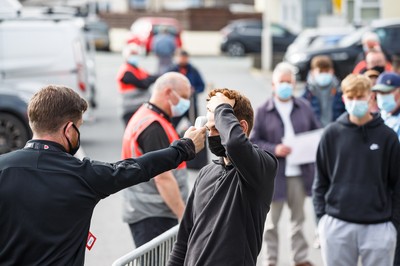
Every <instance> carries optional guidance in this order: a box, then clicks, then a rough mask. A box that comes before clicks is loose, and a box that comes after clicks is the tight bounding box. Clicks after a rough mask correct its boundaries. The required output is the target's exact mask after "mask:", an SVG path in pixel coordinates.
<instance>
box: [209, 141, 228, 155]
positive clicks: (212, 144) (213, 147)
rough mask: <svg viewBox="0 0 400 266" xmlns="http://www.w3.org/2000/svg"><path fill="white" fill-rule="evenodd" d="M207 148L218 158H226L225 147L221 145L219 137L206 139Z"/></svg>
mask: <svg viewBox="0 0 400 266" xmlns="http://www.w3.org/2000/svg"><path fill="white" fill-rule="evenodd" d="M208 148H209V149H210V151H211V153H213V154H215V155H216V156H218V157H226V150H225V147H224V146H223V145H222V144H221V137H220V136H211V137H208Z"/></svg>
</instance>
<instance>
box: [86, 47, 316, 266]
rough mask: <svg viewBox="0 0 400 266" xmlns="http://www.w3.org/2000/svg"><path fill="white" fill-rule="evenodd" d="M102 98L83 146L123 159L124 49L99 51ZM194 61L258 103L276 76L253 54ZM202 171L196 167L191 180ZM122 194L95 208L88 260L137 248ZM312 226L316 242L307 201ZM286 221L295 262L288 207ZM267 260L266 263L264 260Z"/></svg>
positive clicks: (104, 157)
mask: <svg viewBox="0 0 400 266" xmlns="http://www.w3.org/2000/svg"><path fill="white" fill-rule="evenodd" d="M96 60H97V76H98V103H99V107H98V109H97V110H96V112H95V116H96V121H95V122H93V123H87V124H84V126H83V127H82V130H81V131H82V135H81V136H82V137H81V138H82V147H83V149H84V152H85V153H86V155H87V156H88V157H90V158H91V159H94V160H101V161H109V162H112V161H117V160H119V158H120V150H121V138H122V134H123V123H122V120H121V119H120V109H119V106H120V99H119V95H118V92H117V89H116V83H115V75H116V72H117V70H118V66H119V65H120V64H121V63H122V58H121V56H120V54H116V53H115V54H113V53H98V55H97V56H96ZM192 61H193V63H194V64H195V65H196V66H197V67H198V68H199V69H200V71H201V73H203V76H204V78H205V80H206V82H207V84H209V86H210V87H227V88H231V89H237V90H240V91H242V92H243V93H244V94H245V95H247V96H248V97H249V98H250V100H251V101H252V104H253V107H254V108H257V107H258V106H259V105H260V104H261V103H262V102H263V101H265V99H266V98H267V97H268V96H269V95H270V93H271V92H270V83H271V80H270V76H269V75H268V74H263V73H260V72H258V71H254V70H251V64H252V63H251V60H250V58H225V57H196V58H193V59H192ZM141 64H142V66H143V67H145V68H146V69H147V70H148V71H150V72H154V71H155V70H156V61H155V58H153V57H148V58H144V59H142V61H141ZM205 97H206V95H205V93H203V94H202V95H200V104H199V106H200V108H201V109H200V112H201V113H203V114H204V111H205V107H204V105H202V104H201V101H203V102H204V100H205ZM196 174H197V172H196V171H192V172H191V175H190V180H189V182H190V184H193V181H194V179H195V177H196ZM121 206H122V200H121V196H120V193H117V194H115V195H112V196H110V197H109V198H107V199H105V200H103V201H101V202H100V203H99V204H98V206H97V207H96V208H95V211H94V215H93V219H92V224H91V229H90V230H91V232H92V233H93V234H94V235H95V236H96V237H97V241H96V243H95V245H94V247H93V249H92V250H91V251H87V252H86V265H88V266H94V265H111V263H112V262H113V261H114V260H115V259H117V258H119V257H121V256H122V255H124V254H126V253H127V252H129V251H131V250H132V249H133V248H134V245H133V242H132V239H131V235H130V231H129V229H128V226H127V225H126V224H124V223H123V222H122V221H121ZM306 212H307V219H306V230H305V233H306V235H307V236H308V239H309V242H310V243H311V242H312V238H313V232H314V221H313V213H312V209H311V202H310V201H309V200H308V201H307V203H306ZM281 219H282V223H281V225H280V232H281V233H280V235H281V244H280V250H281V254H280V264H279V266H289V265H292V264H291V263H290V252H289V247H290V241H289V234H288V229H289V226H290V225H289V223H288V221H289V217H288V212H287V210H286V209H285V210H284V213H283V216H282V218H281ZM310 256H311V260H312V261H313V262H314V263H315V264H316V265H322V262H321V258H320V255H319V250H315V249H313V248H311V249H310ZM260 265H261V264H260Z"/></svg>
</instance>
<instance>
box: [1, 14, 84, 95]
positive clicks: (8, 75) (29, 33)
mask: <svg viewBox="0 0 400 266" xmlns="http://www.w3.org/2000/svg"><path fill="white" fill-rule="evenodd" d="M82 27H83V25H82V23H81V21H80V20H77V19H56V18H52V19H48V18H43V19H37V18H33V19H29V18H6V19H2V20H0V83H1V82H6V83H8V84H9V83H19V82H23V81H30V82H38V83H42V84H60V85H66V86H68V87H71V88H72V89H74V90H76V91H77V92H78V93H79V94H80V95H81V96H82V97H83V98H85V99H89V98H90V93H91V92H90V89H89V85H88V79H89V78H88V71H87V64H86V47H85V45H86V42H85V38H84V36H83V31H82Z"/></svg>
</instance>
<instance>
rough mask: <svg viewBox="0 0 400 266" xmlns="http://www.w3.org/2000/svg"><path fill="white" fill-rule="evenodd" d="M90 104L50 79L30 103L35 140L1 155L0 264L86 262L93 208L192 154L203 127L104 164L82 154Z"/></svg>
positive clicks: (70, 263) (200, 145) (170, 167)
mask: <svg viewBox="0 0 400 266" xmlns="http://www.w3.org/2000/svg"><path fill="white" fill-rule="evenodd" d="M86 108H87V103H86V101H85V100H83V99H82V98H81V97H80V96H79V95H78V94H77V93H76V92H74V91H73V90H72V89H69V88H66V87H62V86H56V85H50V86H47V87H45V88H43V89H42V90H40V91H39V92H37V93H36V94H35V95H34V96H33V98H32V99H31V101H30V103H29V106H28V116H29V123H30V126H31V128H32V131H33V139H32V140H31V141H29V142H28V143H27V144H26V146H25V148H24V149H21V150H17V151H14V152H11V153H8V154H4V155H1V156H0V265H83V263H84V256H85V246H86V240H87V239H88V232H89V226H90V220H91V217H92V213H93V209H94V207H95V206H96V204H97V203H98V202H99V201H100V200H101V199H104V198H106V197H107V196H109V195H110V194H113V193H115V192H118V191H119V190H121V189H123V188H126V187H130V186H133V185H136V184H138V183H141V182H146V181H149V180H150V179H151V178H152V177H154V176H155V175H158V174H160V173H162V172H165V171H168V170H170V169H172V168H175V167H177V166H178V165H179V164H181V163H182V162H183V161H185V160H190V159H192V158H193V157H194V155H195V150H196V151H198V150H199V149H201V147H202V145H203V143H204V131H205V130H203V131H201V130H195V129H194V128H191V129H189V130H188V131H187V132H186V134H185V137H187V138H183V139H181V140H177V141H176V142H174V143H173V144H172V145H171V146H170V147H168V148H166V149H164V150H160V151H157V152H153V153H147V154H146V155H144V156H142V157H140V158H136V159H127V160H124V161H119V162H116V163H105V162H96V161H91V160H89V159H88V158H85V159H83V160H79V159H77V158H75V157H74V156H73V155H74V153H75V152H76V151H77V150H78V149H79V144H80V139H79V137H80V134H79V127H80V125H81V124H82V114H83V113H84V112H85V111H86Z"/></svg>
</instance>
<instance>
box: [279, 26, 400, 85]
mask: <svg viewBox="0 0 400 266" xmlns="http://www.w3.org/2000/svg"><path fill="white" fill-rule="evenodd" d="M367 31H374V32H376V33H377V34H378V36H379V38H380V41H381V46H382V49H383V50H384V52H385V53H386V54H387V55H388V57H389V58H391V56H392V55H400V46H399V45H398V44H399V43H400V19H384V20H376V21H373V22H372V23H371V24H370V25H369V26H365V27H362V28H360V29H358V30H356V31H355V32H353V33H351V34H349V35H347V36H345V37H344V38H343V39H341V40H340V41H339V42H338V44H337V45H336V46H334V47H323V48H321V47H318V48H313V47H311V48H308V49H304V50H302V51H298V52H296V53H291V54H290V55H288V56H287V57H285V60H286V61H288V62H289V63H291V64H293V65H294V66H296V67H297V69H298V73H297V74H298V78H299V79H300V80H306V78H307V74H308V71H309V69H310V61H311V59H312V58H313V57H314V56H317V55H327V56H330V57H331V59H332V61H333V63H334V67H335V73H336V75H337V76H338V78H339V79H343V78H345V77H346V76H347V75H348V74H349V73H351V72H352V70H353V68H354V66H355V64H356V60H357V58H358V56H359V55H360V54H361V53H362V52H363V49H362V44H361V39H362V36H363V34H364V33H365V32H367Z"/></svg>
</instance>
